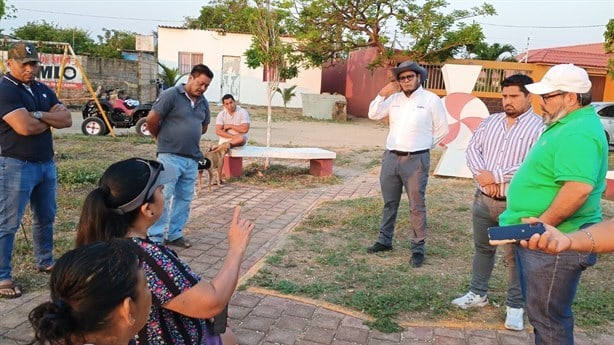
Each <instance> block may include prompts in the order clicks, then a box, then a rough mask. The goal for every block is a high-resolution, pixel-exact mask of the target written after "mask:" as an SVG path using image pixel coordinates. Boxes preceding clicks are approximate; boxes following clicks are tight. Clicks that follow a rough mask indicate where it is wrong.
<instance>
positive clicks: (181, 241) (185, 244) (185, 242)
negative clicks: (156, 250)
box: [164, 237, 192, 248]
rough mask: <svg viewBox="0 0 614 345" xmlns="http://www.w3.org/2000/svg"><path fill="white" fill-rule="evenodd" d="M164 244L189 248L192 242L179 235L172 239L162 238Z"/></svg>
mask: <svg viewBox="0 0 614 345" xmlns="http://www.w3.org/2000/svg"><path fill="white" fill-rule="evenodd" d="M164 244H165V245H167V246H175V247H181V248H190V247H191V246H192V244H191V243H190V242H189V241H188V240H186V239H185V238H183V237H179V238H178V239H176V240H174V241H169V240H164Z"/></svg>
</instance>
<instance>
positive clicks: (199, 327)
mask: <svg viewBox="0 0 614 345" xmlns="http://www.w3.org/2000/svg"><path fill="white" fill-rule="evenodd" d="M132 240H133V241H134V242H135V243H136V244H137V245H138V247H139V248H138V252H139V253H138V255H139V258H140V260H141V266H142V268H143V270H144V271H145V275H146V276H147V282H148V284H149V289H150V290H151V298H152V305H151V312H150V314H149V320H148V321H147V324H146V325H145V327H144V328H143V329H142V330H141V331H140V332H139V334H138V336H137V338H136V341H137V344H138V345H144V344H149V345H164V344H177V345H201V344H205V339H206V338H210V337H211V335H210V334H205V333H206V332H208V331H207V327H206V323H205V320H204V319H196V318H192V317H188V316H185V315H182V314H179V313H177V312H174V311H172V310H169V309H165V308H163V307H162V306H163V305H164V304H166V303H168V302H169V301H170V300H171V299H173V298H174V297H176V296H178V295H179V294H180V293H181V292H183V291H186V290H188V289H190V288H191V287H192V286H194V285H196V284H197V283H198V282H199V281H200V279H201V278H200V277H199V276H198V275H197V274H196V273H194V272H193V271H192V270H191V269H190V267H189V266H188V265H187V264H186V263H185V262H183V261H182V260H181V259H179V257H178V255H177V253H175V251H173V250H172V249H170V248H168V247H166V246H163V245H159V244H156V243H154V242H152V241H150V240H149V239H143V238H137V237H133V238H132ZM141 249H142V250H141ZM145 337H146V341H143V340H142V339H143V338H145ZM213 337H214V338H219V336H213Z"/></svg>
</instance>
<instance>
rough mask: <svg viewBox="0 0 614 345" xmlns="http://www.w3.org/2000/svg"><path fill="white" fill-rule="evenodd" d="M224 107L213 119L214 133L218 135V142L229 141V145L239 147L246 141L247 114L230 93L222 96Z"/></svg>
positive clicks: (247, 128) (248, 122)
mask: <svg viewBox="0 0 614 345" xmlns="http://www.w3.org/2000/svg"><path fill="white" fill-rule="evenodd" d="M222 103H223V106H224V109H223V110H222V111H220V112H219V114H218V115H217V118H216V119H215V134H217V136H218V137H220V140H219V144H221V143H225V142H230V147H239V146H243V145H245V144H246V143H247V132H248V131H249V125H250V121H249V114H248V113H247V110H245V109H243V108H241V107H240V106H238V105H237V103H236V102H235V98H234V97H233V96H232V95H231V94H226V95H224V96H223V97H222Z"/></svg>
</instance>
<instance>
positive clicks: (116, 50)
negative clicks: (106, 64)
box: [91, 28, 136, 59]
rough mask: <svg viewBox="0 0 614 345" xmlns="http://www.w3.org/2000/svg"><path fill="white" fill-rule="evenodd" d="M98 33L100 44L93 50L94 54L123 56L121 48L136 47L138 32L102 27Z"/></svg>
mask: <svg viewBox="0 0 614 345" xmlns="http://www.w3.org/2000/svg"><path fill="white" fill-rule="evenodd" d="M102 31H103V34H102V35H98V44H97V45H95V46H94V47H93V49H92V51H91V53H92V55H94V56H98V57H105V58H115V59H118V58H121V57H122V54H121V50H134V49H136V37H135V35H136V33H134V32H130V31H122V30H115V29H107V28H103V29H102Z"/></svg>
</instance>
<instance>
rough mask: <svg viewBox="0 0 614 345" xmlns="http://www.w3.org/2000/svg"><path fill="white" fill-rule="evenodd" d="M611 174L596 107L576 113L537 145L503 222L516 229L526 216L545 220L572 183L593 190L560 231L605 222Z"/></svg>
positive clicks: (512, 191) (549, 130)
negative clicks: (604, 204)
mask: <svg viewBox="0 0 614 345" xmlns="http://www.w3.org/2000/svg"><path fill="white" fill-rule="evenodd" d="M607 170H608V143H607V142H606V138H605V135H604V130H603V125H602V124H601V122H600V121H599V118H598V116H597V114H596V113H595V110H594V109H593V107H591V106H586V107H583V108H581V109H578V110H575V111H573V112H571V113H569V114H568V115H567V116H565V117H563V118H562V119H560V120H558V121H557V122H555V123H553V124H551V125H549V126H548V127H547V128H546V130H545V131H544V133H543V134H542V135H541V137H540V138H539V140H538V141H537V143H536V144H535V145H534V146H533V148H532V149H531V151H530V152H529V154H528V155H527V158H526V159H525V161H524V162H523V163H522V165H521V166H520V168H519V169H518V172H517V173H516V175H514V177H513V178H512V181H511V183H510V187H509V191H508V194H507V209H506V210H505V211H504V212H503V213H502V214H501V215H500V217H499V222H500V224H501V225H512V224H519V223H522V221H521V218H525V217H531V216H533V217H539V216H540V215H541V214H542V213H544V212H545V211H546V210H547V209H548V207H549V206H550V204H551V203H552V201H553V200H554V198H555V197H556V195H557V194H558V192H559V190H560V189H561V187H562V186H563V183H564V182H567V181H574V182H583V183H587V184H590V185H591V186H593V191H592V192H591V194H590V195H589V197H588V199H587V200H586V202H585V203H584V204H583V205H582V206H581V207H580V208H579V209H578V210H577V211H576V212H575V213H574V214H573V215H572V216H571V217H569V218H567V219H566V220H565V221H563V222H562V223H561V224H559V225H557V228H558V229H559V230H561V231H562V232H566V233H569V232H573V231H576V230H578V229H579V228H580V226H582V225H584V224H587V223H596V222H600V221H601V220H602V213H601V194H602V193H603V191H604V190H605V175H606V173H607Z"/></svg>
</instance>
